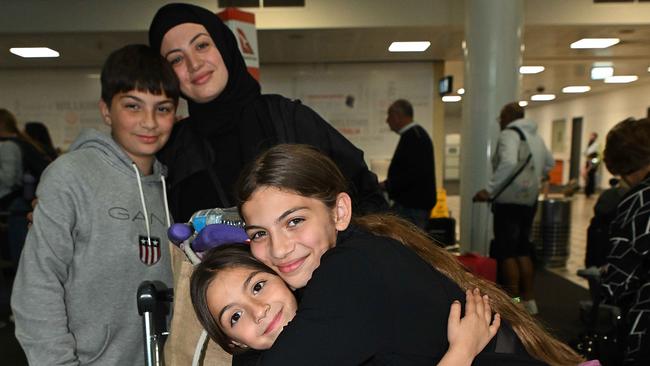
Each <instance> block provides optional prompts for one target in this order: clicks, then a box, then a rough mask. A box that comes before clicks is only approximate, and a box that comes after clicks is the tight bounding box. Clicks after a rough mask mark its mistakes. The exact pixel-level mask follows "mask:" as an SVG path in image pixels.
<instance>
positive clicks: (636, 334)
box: [602, 118, 650, 366]
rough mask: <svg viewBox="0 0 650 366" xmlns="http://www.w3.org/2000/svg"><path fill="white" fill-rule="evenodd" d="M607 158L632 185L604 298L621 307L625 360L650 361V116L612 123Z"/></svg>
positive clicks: (619, 212)
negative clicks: (649, 117) (613, 124)
mask: <svg viewBox="0 0 650 366" xmlns="http://www.w3.org/2000/svg"><path fill="white" fill-rule="evenodd" d="M604 161H605V165H606V166H607V169H608V170H609V171H610V172H611V173H612V174H613V175H617V176H620V178H621V180H622V181H623V182H624V183H625V184H626V185H627V186H628V187H629V190H628V192H627V193H626V194H625V195H624V196H623V198H622V199H621V201H620V203H619V204H618V207H617V209H616V216H615V218H614V221H613V222H612V224H611V228H610V235H609V245H610V248H611V251H610V252H609V255H608V256H607V259H606V264H605V266H606V267H605V272H604V274H603V276H602V279H603V284H602V285H603V292H604V296H605V299H604V300H605V302H606V303H609V304H612V305H616V306H618V307H619V308H620V309H621V313H622V318H623V327H624V332H625V338H623V339H620V341H619V344H621V345H622V346H623V347H624V349H623V352H624V365H626V366H627V365H650V333H649V332H650V120H648V119H647V118H644V119H639V120H636V119H634V118H628V119H626V120H624V121H622V122H620V123H618V124H617V125H616V126H614V127H613V128H612V129H611V130H610V131H609V133H608V134H607V142H606V146H605V153H604Z"/></svg>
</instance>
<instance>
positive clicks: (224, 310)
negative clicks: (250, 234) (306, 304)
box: [206, 267, 298, 350]
mask: <svg viewBox="0 0 650 366" xmlns="http://www.w3.org/2000/svg"><path fill="white" fill-rule="evenodd" d="M206 295H207V301H208V308H209V310H210V313H211V314H212V316H213V317H214V319H215V320H216V321H217V323H218V324H219V327H220V328H221V329H222V330H223V332H224V333H225V334H226V335H227V336H228V337H229V338H230V339H231V340H232V341H233V342H234V343H235V344H237V345H239V346H242V345H246V346H248V347H250V348H253V349H260V350H263V349H268V348H271V346H272V345H273V342H275V339H276V338H277V337H278V335H280V333H281V332H282V329H283V328H284V326H285V325H287V324H288V323H289V321H291V319H293V317H294V316H295V315H296V309H297V307H298V305H297V303H296V298H295V297H294V296H293V294H292V293H291V291H290V290H289V288H288V287H287V285H286V284H285V283H284V282H283V281H282V279H281V278H280V277H278V276H276V275H273V274H270V273H267V272H263V271H259V270H257V269H252V268H246V267H231V268H227V269H224V270H221V271H219V272H218V274H217V275H216V278H215V279H213V280H212V282H211V283H210V285H209V286H208V290H207V293H206Z"/></svg>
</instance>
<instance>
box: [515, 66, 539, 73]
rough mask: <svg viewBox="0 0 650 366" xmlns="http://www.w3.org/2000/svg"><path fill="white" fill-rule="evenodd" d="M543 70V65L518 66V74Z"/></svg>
mask: <svg viewBox="0 0 650 366" xmlns="http://www.w3.org/2000/svg"><path fill="white" fill-rule="evenodd" d="M542 71H544V66H521V67H520V68H519V73H520V74H539V73H540V72H542Z"/></svg>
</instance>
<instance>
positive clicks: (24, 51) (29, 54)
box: [9, 47, 59, 58]
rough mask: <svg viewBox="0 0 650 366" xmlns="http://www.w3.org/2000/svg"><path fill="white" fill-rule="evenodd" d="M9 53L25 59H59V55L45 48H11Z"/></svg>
mask: <svg viewBox="0 0 650 366" xmlns="http://www.w3.org/2000/svg"><path fill="white" fill-rule="evenodd" d="M9 52H11V53H13V54H14V55H17V56H20V57H26V58H34V57H59V53H58V52H56V51H55V50H53V49H51V48H47V47H12V48H10V49H9Z"/></svg>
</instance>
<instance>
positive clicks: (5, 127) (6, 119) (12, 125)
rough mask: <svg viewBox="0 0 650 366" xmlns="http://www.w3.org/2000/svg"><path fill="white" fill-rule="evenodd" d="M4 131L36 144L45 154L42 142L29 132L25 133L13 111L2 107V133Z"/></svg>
mask: <svg viewBox="0 0 650 366" xmlns="http://www.w3.org/2000/svg"><path fill="white" fill-rule="evenodd" d="M2 133H5V134H9V135H12V137H15V138H17V139H19V140H22V141H24V142H27V143H28V144H31V145H32V146H34V148H35V149H36V150H38V152H40V153H42V154H45V150H43V147H42V146H41V144H39V143H37V142H36V141H34V140H33V139H32V138H31V137H29V136H28V135H27V134H25V133H23V132H22V131H21V130H20V129H19V128H18V122H17V121H16V117H15V116H14V115H13V113H11V112H9V111H8V110H7V109H4V108H0V134H2ZM5 137H6V136H5Z"/></svg>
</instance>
